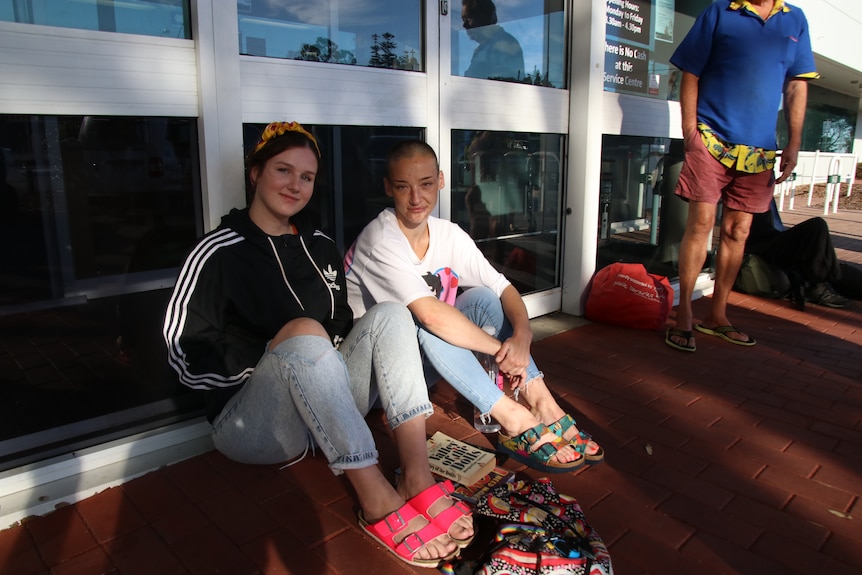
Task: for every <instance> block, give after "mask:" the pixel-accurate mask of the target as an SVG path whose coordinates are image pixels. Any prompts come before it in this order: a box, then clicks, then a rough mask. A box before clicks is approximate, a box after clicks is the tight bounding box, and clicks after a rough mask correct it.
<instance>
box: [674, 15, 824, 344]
mask: <svg viewBox="0 0 862 575" xmlns="http://www.w3.org/2000/svg"><path fill="white" fill-rule="evenodd" d="M670 61H671V63H672V64H673V65H674V66H676V67H677V68H679V69H680V70H682V85H681V88H680V107H681V109H682V130H683V137H684V138H685V163H684V164H683V168H682V172H681V174H680V177H679V183H678V185H677V189H676V194H677V195H679V196H680V197H681V198H683V199H685V200H687V201H688V202H689V212H688V221H687V224H686V231H685V234H684V235H683V238H682V245H681V248H680V261H679V290H680V293H679V306H678V308H677V315H676V328H675V329H669V330H668V331H667V334H666V336H665V342H666V343H667V344H668V345H669V346H671V347H673V348H675V349H679V350H682V351H694V350H695V342H694V336H693V334H692V321H693V320H692V311H691V298H692V293H693V291H694V283H695V280H696V279H697V276H698V274H699V273H700V270H701V269H702V267H703V262H704V259H705V257H706V246H707V242H708V239H709V237H710V236H711V234H712V231H713V226H714V224H715V213H716V206H717V204H718V202H719V201H721V202H722V203H723V204H724V211H723V213H722V218H721V240H720V243H719V249H718V255H717V259H716V264H715V288H714V292H713V296H712V305H711V308H710V311H709V313H708V314H707V316H706V318H704V321H703V323H701V324H698V325H697V326H694V327H695V329H697V330H698V331H700V332H702V333H706V334H709V335H714V336H716V337H719V338H721V339H723V340H725V341H728V342H730V343H734V344H737V345H745V346H751V345H754V343H755V341H754V338H752V337H751V336H749V335H748V334H746V333H744V332H742V331H740V330H738V329H736V328H735V327H733V325H732V324H731V323H730V321H729V320H728V319H727V298H728V295H729V293H730V290H731V288H732V286H733V281H734V279H735V278H736V274H737V272H738V271H739V266H740V264H741V262H742V255H743V250H744V248H745V239H746V238H747V237H748V230H749V226H750V224H751V218H752V214H755V213H761V212H765V211H766V210H768V209H769V202H770V201H771V200H772V192H773V187H774V185H775V184H776V183H780V182H782V181H784V180H785V179H786V178H787V177H788V176H789V175H790V174H791V172H792V171H793V169H794V167H795V166H796V159H797V156H798V153H799V147H800V145H801V141H802V123H803V120H804V119H805V105H806V100H807V96H808V84H807V79H809V78H817V77H819V76H818V74H817V72H816V70H815V67H814V55H813V54H812V52H811V41H810V38H809V35H808V22H807V20H806V19H805V15H804V14H803V13H802V10H800V9H799V8H796V7H795V6H790V5H789V4H786V3H785V2H784V1H783V0H743V1H741V2H732V1H728V0H722V1H716V2H713V3H712V4H710V6H709V7H708V8H707V9H706V10H704V11H703V13H701V15H700V16H698V18H697V20H696V21H695V23H694V26H692V28H691V30H690V31H689V33H688V34H687V35H686V37H685V38H684V39H683V41H682V42H681V43H680V45H679V47H678V48H677V49H676V51H675V52H674V54H673V56H672V57H671V59H670ZM782 94H783V96H784V115H785V118H786V121H787V133H788V140H787V144H786V145H785V147H784V150H783V152H782V153H781V163H780V166H779V167H780V170H781V174H780V176H779V178H778V180H776V179H775V177H774V172H773V168H774V165H775V157H776V149H777V148H778V145H777V143H776V139H775V121H776V114H777V112H778V110H779V108H780V107H781V103H782Z"/></svg>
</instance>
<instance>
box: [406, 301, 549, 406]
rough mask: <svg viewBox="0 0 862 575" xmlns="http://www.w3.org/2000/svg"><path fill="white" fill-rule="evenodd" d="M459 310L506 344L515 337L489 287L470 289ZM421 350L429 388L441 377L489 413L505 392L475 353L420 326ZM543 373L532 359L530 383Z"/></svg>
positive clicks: (418, 329) (528, 370)
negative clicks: (489, 328)
mask: <svg viewBox="0 0 862 575" xmlns="http://www.w3.org/2000/svg"><path fill="white" fill-rule="evenodd" d="M455 307H456V308H457V309H458V310H460V311H461V313H463V314H464V315H465V316H467V318H469V319H470V321H472V322H473V323H474V324H476V325H478V326H479V327H486V326H492V327H493V328H494V337H496V338H497V339H499V340H500V341H505V340H506V339H507V338H508V337H510V336H511V335H512V332H513V330H512V324H510V323H509V320H508V319H506V315H505V314H504V313H503V304H502V302H501V301H500V298H498V297H497V295H496V294H495V293H494V292H493V291H491V290H490V289H488V288H485V287H475V288H470V289H468V290H466V291H464V293H462V294H461V295H459V296H458V297H457V298H456V299H455ZM416 331H417V334H418V339H419V348H420V349H421V351H422V361H423V367H424V370H425V380H426V382H427V383H428V385H429V386H430V385H433V384H435V383H436V382H437V381H438V380H439V379H440V378H441V377H442V378H443V379H445V380H446V381H448V382H449V384H450V385H451V386H452V387H453V388H455V390H456V391H457V392H458V393H460V394H461V395H462V396H464V398H465V399H466V400H467V401H469V402H470V403H472V404H473V405H475V406H476V407H477V408H478V409H479V411H481V412H482V413H485V414H487V413H488V412H489V411H491V408H492V407H494V404H495V403H497V402H498V401H499V400H500V398H502V397H503V392H502V391H501V390H500V388H498V387H497V385H496V384H495V383H494V382H492V381H491V380H490V378H489V377H488V374H487V373H486V372H485V368H484V367H482V364H480V363H479V360H478V359H477V358H476V355H475V353H474V352H472V351H471V350H469V349H466V348H463V347H457V346H454V345H452V344H451V343H448V342H446V341H443V340H442V339H440V338H439V337H437V336H436V335H434V334H433V333H431V332H430V331H428V330H426V329H425V328H424V327H422V325H421V324H418V323H417V329H416ZM542 376H543V374H542V372H541V371H539V368H538V367H536V362H535V361H533V357H532V356H530V364H529V365H528V366H527V383H529V382H530V381H532V380H533V379H535V378H537V377H542Z"/></svg>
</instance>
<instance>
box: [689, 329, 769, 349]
mask: <svg viewBox="0 0 862 575" xmlns="http://www.w3.org/2000/svg"><path fill="white" fill-rule="evenodd" d="M694 329H696V330H697V331H699V332H701V333H705V334H707V335H714V336H715V337H717V338H719V339H723V340H724V341H726V342H728V343H732V344H735V345H744V346H752V345H754V344H755V343H757V342H756V341H754V338H753V337H751V336H750V335H747V334H745V333H743V332H741V331H739V330H738V329H736V328H735V327H733V326H732V325H717V326H715V327H706V326H705V325H703V324H702V323H701V324H697V325H696V326H694Z"/></svg>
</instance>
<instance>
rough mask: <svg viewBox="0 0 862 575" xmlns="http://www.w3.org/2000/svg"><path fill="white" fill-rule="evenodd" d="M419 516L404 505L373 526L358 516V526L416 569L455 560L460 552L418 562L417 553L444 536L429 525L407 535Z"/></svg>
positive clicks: (435, 527)
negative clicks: (413, 521)
mask: <svg viewBox="0 0 862 575" xmlns="http://www.w3.org/2000/svg"><path fill="white" fill-rule="evenodd" d="M417 517H421V514H420V513H419V512H418V511H416V510H415V509H414V508H413V507H412V506H411V505H410V504H409V503H405V504H404V505H402V506H401V508H399V509H397V510H396V511H393V512H392V513H390V514H389V515H387V516H385V517H384V518H383V519H380V520H379V521H376V522H375V523H368V521H366V520H365V518H364V517H363V515H362V511H360V512H359V524H360V525H361V526H362V529H363V530H364V531H365V532H366V533H368V535H370V536H371V537H373V538H374V539H375V540H376V541H377V542H378V543H380V544H381V545H383V546H384V547H386V548H387V549H389V550H390V551H391V552H392V553H394V554H395V555H396V556H397V557H398V558H399V559H401V560H402V561H404V562H405V563H409V564H410V565H415V566H416V567H435V568H436V567H437V566H439V565H440V563H442V562H443V561H448V560H450V559H452V558H453V557H455V555H457V554H458V551H460V548H458V549H455V551H454V552H452V553H450V554H449V555H446V556H445V557H438V558H436V559H417V558H416V553H418V552H419V550H420V549H422V548H423V547H425V545H426V544H427V543H428V542H430V541H433V540H434V539H436V538H438V537H440V536H441V535H445V533H444V532H443V531H442V530H441V529H440V528H439V527H437V526H436V525H435V524H434V523H432V522H430V520H429V522H428V524H427V525H425V526H424V527H422V528H420V529H418V530H416V531H413V532H409V529H410V522H411V521H412V520H414V519H416V518H417Z"/></svg>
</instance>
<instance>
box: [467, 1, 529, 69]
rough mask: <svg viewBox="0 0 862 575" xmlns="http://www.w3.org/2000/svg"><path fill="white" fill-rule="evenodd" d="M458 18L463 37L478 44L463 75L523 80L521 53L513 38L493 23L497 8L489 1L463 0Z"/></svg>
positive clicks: (522, 55)
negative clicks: (462, 26) (461, 26)
mask: <svg viewBox="0 0 862 575" xmlns="http://www.w3.org/2000/svg"><path fill="white" fill-rule="evenodd" d="M461 21H462V23H463V25H464V30H465V31H466V32H467V36H468V37H469V38H470V39H471V40H473V41H474V42H478V43H479V45H478V46H477V47H476V49H475V50H474V51H473V58H472V59H471V60H470V66H469V67H468V68H467V70H466V71H465V72H464V75H465V76H468V77H470V78H488V79H492V80H511V81H516V82H521V81H523V79H524V52H523V50H521V45H520V44H519V43H518V41H517V40H516V39H515V37H514V36H512V35H511V34H509V33H508V32H506V31H505V30H503V28H502V27H500V26H498V25H497V7H496V6H494V3H493V2H492V1H491V0H463V2H462V4H461Z"/></svg>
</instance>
